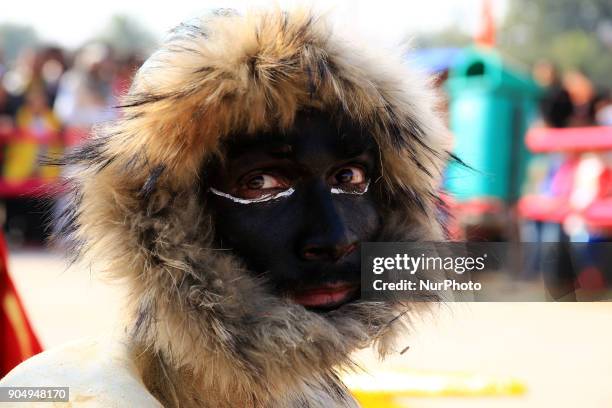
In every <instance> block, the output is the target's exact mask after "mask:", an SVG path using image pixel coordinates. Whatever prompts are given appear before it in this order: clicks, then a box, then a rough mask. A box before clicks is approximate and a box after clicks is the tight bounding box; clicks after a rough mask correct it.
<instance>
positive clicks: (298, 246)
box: [207, 113, 381, 310]
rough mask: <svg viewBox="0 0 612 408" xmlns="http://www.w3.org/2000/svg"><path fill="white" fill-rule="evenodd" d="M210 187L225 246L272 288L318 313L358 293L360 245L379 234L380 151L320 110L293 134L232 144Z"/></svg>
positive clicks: (303, 119)
mask: <svg viewBox="0 0 612 408" xmlns="http://www.w3.org/2000/svg"><path fill="white" fill-rule="evenodd" d="M225 148H226V149H225V150H226V161H225V162H224V163H223V165H217V166H216V168H215V169H212V171H211V177H210V179H209V180H208V184H209V188H208V189H207V194H208V199H209V203H210V205H211V207H212V210H213V212H214V213H215V223H216V225H215V228H216V236H217V240H218V244H219V245H221V247H223V248H228V249H231V250H233V251H234V252H235V253H237V254H238V255H239V256H240V257H241V258H242V259H243V260H244V261H245V262H246V264H247V266H248V267H249V269H250V270H252V271H254V272H255V273H256V274H258V275H264V276H265V277H266V278H267V280H268V282H269V283H270V285H271V286H272V288H273V290H275V291H276V293H277V294H279V295H281V296H288V297H290V298H291V299H293V300H294V301H295V302H297V303H300V304H302V305H304V306H306V307H308V308H311V309H316V310H330V309H334V308H337V307H339V306H341V305H342V304H345V303H347V302H349V301H351V300H354V299H355V298H358V296H359V282H360V256H359V243H360V242H362V241H368V240H374V239H375V236H376V235H377V233H378V230H379V229H380V225H381V220H380V215H379V210H378V209H377V206H376V200H375V199H374V193H373V190H374V189H373V188H372V187H373V183H374V182H375V180H376V179H377V174H378V168H377V163H378V161H377V158H378V154H377V146H376V143H375V142H374V140H373V139H372V137H371V136H370V135H369V134H367V133H365V132H362V131H360V130H359V129H358V128H356V127H353V126H350V125H346V124H345V125H340V126H338V125H337V124H336V123H335V122H333V121H332V120H330V119H329V118H328V117H327V116H325V115H323V114H321V113H302V114H300V115H298V117H297V119H296V122H295V126H294V128H293V130H292V131H289V132H287V133H286V134H280V133H266V134H258V135H256V136H254V137H248V138H246V137H242V138H239V139H233V140H230V141H229V142H228V143H227V144H226V146H225Z"/></svg>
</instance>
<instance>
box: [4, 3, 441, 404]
mask: <svg viewBox="0 0 612 408" xmlns="http://www.w3.org/2000/svg"><path fill="white" fill-rule="evenodd" d="M434 106H435V100H434V98H433V97H432V94H431V91H430V90H429V88H428V85H427V82H426V81H424V80H423V79H422V78H420V77H419V76H418V75H416V74H415V73H413V72H411V71H410V70H408V69H407V68H406V67H405V66H404V65H403V63H402V62H400V61H399V60H397V59H396V58H395V57H392V56H389V55H380V54H378V53H373V52H372V51H367V50H365V49H363V48H358V47H355V46H354V45H351V43H350V41H348V40H346V39H343V38H342V37H341V36H340V35H339V34H338V33H335V32H334V31H332V29H331V28H330V26H329V25H328V24H327V23H326V22H325V20H324V19H323V18H321V17H318V16H316V15H313V14H312V13H310V12H305V11H299V10H298V11H292V12H280V11H271V12H251V13H248V14H246V15H238V14H236V13H232V12H225V11H222V12H218V13H215V14H213V15H211V16H207V17H205V18H202V19H201V20H200V21H198V22H196V23H194V24H189V25H182V26H180V27H178V28H177V29H176V30H174V31H173V32H172V34H171V35H170V37H169V38H168V40H167V41H166V43H165V44H164V45H163V46H162V47H161V49H160V50H158V51H157V52H156V53H155V54H154V55H152V56H151V57H150V58H149V60H148V61H147V62H146V63H145V64H144V65H143V67H141V68H140V70H139V71H138V73H137V75H136V77H135V80H134V84H133V86H132V88H131V89H130V91H129V92H128V94H127V95H126V96H125V99H124V102H123V105H122V107H121V108H120V109H121V111H122V112H121V117H120V118H119V119H118V120H117V121H116V122H115V123H112V124H110V125H108V126H107V127H105V128H101V129H99V130H98V131H97V132H96V134H95V135H94V136H93V137H92V139H91V140H90V141H88V142H87V144H86V145H84V146H83V147H82V148H81V149H80V150H79V151H77V152H75V153H74V154H73V155H72V156H71V157H70V158H69V162H70V163H72V165H73V166H74V169H75V170H74V171H73V175H72V176H71V179H70V182H71V184H72V185H73V191H72V196H73V205H72V206H71V207H70V208H69V209H68V210H67V212H66V214H65V218H64V220H63V223H62V225H63V230H64V234H65V236H66V237H67V238H70V239H71V240H72V242H74V243H75V247H74V255H75V257H77V258H79V259H85V260H88V261H89V262H91V263H93V264H95V265H98V266H100V267H101V268H103V269H104V270H106V271H108V273H109V274H111V276H115V277H117V278H118V279H121V280H122V281H123V282H125V283H126V284H127V285H128V287H129V293H130V298H129V299H128V300H129V302H128V306H127V307H126V316H127V325H126V330H125V334H124V335H123V336H121V337H120V338H119V339H107V340H102V339H99V340H93V341H79V342H75V343H72V344H70V345H68V346H65V347H63V348H60V349H56V350H51V351H48V352H45V353H42V354H41V355H39V356H37V357H35V358H33V359H30V360H28V361H26V362H25V363H23V364H22V365H20V366H19V367H17V368H16V369H15V370H13V372H11V373H10V374H9V375H8V376H7V377H6V378H5V379H3V380H2V385H7V386H8V385H10V386H36V385H46V386H69V387H71V388H70V400H71V401H72V402H74V403H78V401H88V402H89V403H92V404H94V406H104V407H112V406H117V407H118V406H138V407H147V406H161V405H163V406H166V407H178V406H180V407H347V406H349V407H354V406H357V402H356V401H355V400H354V399H353V397H352V396H351V394H350V392H349V391H348V390H347V389H346V387H345V386H344V385H343V384H342V382H341V380H340V379H339V375H340V373H341V372H342V370H343V369H346V368H350V367H351V366H352V365H353V362H352V359H351V353H352V352H354V351H355V350H358V349H361V348H364V347H368V346H371V345H375V346H376V347H377V348H378V351H379V352H380V353H381V355H383V356H384V355H385V354H387V353H389V352H391V351H393V340H394V338H395V337H396V334H397V332H398V329H399V328H401V326H402V325H403V322H404V319H403V318H402V317H404V316H409V315H410V314H412V313H415V312H417V311H418V307H417V306H415V305H411V304H406V303H399V302H392V301H386V302H372V301H365V300H362V299H360V287H359V282H360V276H359V269H360V268H359V267H360V265H359V247H360V244H361V243H362V242H365V241H401V240H436V239H441V238H442V228H441V226H440V225H439V222H438V209H437V207H438V198H437V188H438V184H439V178H440V171H441V168H442V166H443V164H444V161H445V158H446V152H445V150H444V148H445V136H446V132H445V130H444V128H443V127H442V125H441V121H440V119H439V118H438V116H437V114H436V113H435V111H434ZM96 404H97V405H96Z"/></svg>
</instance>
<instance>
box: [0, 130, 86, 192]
mask: <svg viewBox="0 0 612 408" xmlns="http://www.w3.org/2000/svg"><path fill="white" fill-rule="evenodd" d="M87 133H88V132H87V131H86V130H82V129H66V130H64V131H62V132H58V133H54V132H47V133H42V134H33V133H30V132H24V131H19V130H15V131H11V132H0V198H4V199H6V198H17V197H31V196H49V195H54V194H57V193H58V192H60V191H61V188H59V184H58V180H59V175H60V169H59V168H57V167H53V166H49V165H48V164H44V163H43V160H44V159H45V158H53V157H59V156H61V154H63V151H64V150H65V149H66V148H69V147H71V146H74V145H76V144H78V143H80V142H81V141H82V140H83V139H84V138H85V137H86V135H87Z"/></svg>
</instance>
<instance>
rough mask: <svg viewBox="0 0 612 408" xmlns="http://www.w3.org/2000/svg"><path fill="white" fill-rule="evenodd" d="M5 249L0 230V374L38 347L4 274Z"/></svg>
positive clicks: (15, 294) (12, 287)
mask: <svg viewBox="0 0 612 408" xmlns="http://www.w3.org/2000/svg"><path fill="white" fill-rule="evenodd" d="M7 252H8V251H7V248H6V243H5V241H4V235H3V234H2V232H0V333H1V334H0V378H2V377H3V376H4V375H6V374H7V373H8V372H9V371H11V369H12V368H13V367H15V366H16V365H17V364H19V363H21V362H22V361H23V360H25V359H27V358H29V357H31V356H33V355H34V354H37V353H40V352H41V351H42V347H41V346H40V343H39V341H38V339H37V338H36V335H35V334H34V331H33V330H32V327H31V326H30V322H29V321H28V318H27V316H26V314H25V310H24V308H23V305H22V304H21V301H20V300H19V297H18V296H17V291H16V290H15V286H14V285H13V282H11V279H10V276H9V274H8V256H7Z"/></svg>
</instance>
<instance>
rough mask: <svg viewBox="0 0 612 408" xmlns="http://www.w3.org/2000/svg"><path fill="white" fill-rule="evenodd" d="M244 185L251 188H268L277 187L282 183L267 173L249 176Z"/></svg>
mask: <svg viewBox="0 0 612 408" xmlns="http://www.w3.org/2000/svg"><path fill="white" fill-rule="evenodd" d="M245 186H246V187H247V188H248V189H251V190H265V189H269V188H279V187H282V186H283V184H282V183H281V182H280V180H278V179H277V178H276V177H274V176H271V175H269V174H258V175H256V176H253V177H251V178H249V179H248V180H247V181H246V183H245Z"/></svg>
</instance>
